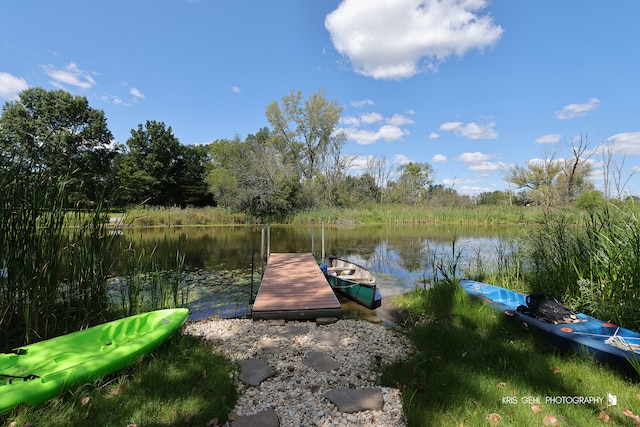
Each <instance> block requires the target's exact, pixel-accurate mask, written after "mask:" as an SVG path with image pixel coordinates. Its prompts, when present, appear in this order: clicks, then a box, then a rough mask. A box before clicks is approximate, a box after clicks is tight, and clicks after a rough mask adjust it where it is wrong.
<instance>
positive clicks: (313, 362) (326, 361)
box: [304, 351, 340, 372]
mask: <svg viewBox="0 0 640 427" xmlns="http://www.w3.org/2000/svg"><path fill="white" fill-rule="evenodd" d="M304 364H305V365H307V366H309V367H310V368H313V369H315V370H316V371H318V372H327V371H335V370H336V369H338V368H340V364H339V363H338V362H336V361H335V360H333V359H332V358H331V356H329V355H328V354H326V353H322V352H321V351H311V352H309V354H308V355H307V358H306V359H305V360H304Z"/></svg>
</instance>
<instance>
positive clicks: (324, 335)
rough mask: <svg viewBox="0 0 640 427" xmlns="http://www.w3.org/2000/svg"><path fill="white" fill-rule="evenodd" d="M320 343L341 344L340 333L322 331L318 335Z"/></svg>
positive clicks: (327, 344)
mask: <svg viewBox="0 0 640 427" xmlns="http://www.w3.org/2000/svg"><path fill="white" fill-rule="evenodd" d="M317 340H318V344H320V345H324V346H328V347H335V346H338V345H340V334H339V333H337V332H320V333H318V335H317Z"/></svg>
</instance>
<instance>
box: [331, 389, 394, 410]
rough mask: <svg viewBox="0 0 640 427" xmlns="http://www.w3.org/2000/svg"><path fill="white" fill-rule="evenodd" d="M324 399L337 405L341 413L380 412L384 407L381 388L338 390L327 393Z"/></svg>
mask: <svg viewBox="0 0 640 427" xmlns="http://www.w3.org/2000/svg"><path fill="white" fill-rule="evenodd" d="M324 397H326V398H327V399H328V400H329V401H330V402H331V403H333V404H335V405H336V406H337V407H338V410H339V411H340V412H346V413H354V412H360V411H367V410H374V411H378V410H381V409H382V407H383V406H384V400H383V398H382V390H381V389H379V388H366V389H352V388H337V389H333V390H329V391H328V392H326V393H325V394H324Z"/></svg>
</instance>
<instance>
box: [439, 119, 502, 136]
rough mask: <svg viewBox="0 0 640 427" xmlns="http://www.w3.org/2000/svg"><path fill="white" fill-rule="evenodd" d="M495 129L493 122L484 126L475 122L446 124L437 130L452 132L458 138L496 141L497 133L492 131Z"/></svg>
mask: <svg viewBox="0 0 640 427" xmlns="http://www.w3.org/2000/svg"><path fill="white" fill-rule="evenodd" d="M495 127H496V123H495V122H490V123H487V124H486V125H481V124H478V123H475V122H471V123H466V124H465V123H462V122H446V123H443V124H441V125H440V128H439V130H441V131H445V132H453V133H455V134H456V135H458V136H462V137H464V138H468V139H496V138H497V137H498V132H496V130H495V129H494V128H495Z"/></svg>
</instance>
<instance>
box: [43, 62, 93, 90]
mask: <svg viewBox="0 0 640 427" xmlns="http://www.w3.org/2000/svg"><path fill="white" fill-rule="evenodd" d="M43 69H44V72H45V74H47V75H48V76H49V77H51V78H52V79H53V81H52V82H51V83H52V84H53V85H54V86H57V87H59V88H62V89H64V88H65V87H64V85H71V86H75V87H79V88H80V89H90V88H91V87H92V86H93V85H95V84H96V81H95V80H94V79H93V77H91V75H90V74H89V73H86V72H84V71H82V70H81V69H80V68H78V66H77V65H76V64H75V63H74V62H71V63H69V65H67V66H66V67H64V68H61V69H56V68H54V67H53V66H51V65H45V66H43Z"/></svg>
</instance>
